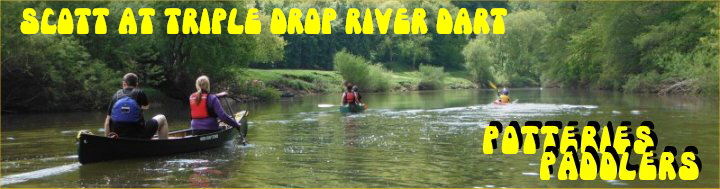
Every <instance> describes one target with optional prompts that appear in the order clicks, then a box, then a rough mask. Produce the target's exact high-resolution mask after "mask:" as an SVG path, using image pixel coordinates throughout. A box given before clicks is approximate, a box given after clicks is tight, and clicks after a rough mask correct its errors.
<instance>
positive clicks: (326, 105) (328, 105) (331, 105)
mask: <svg viewBox="0 0 720 189" xmlns="http://www.w3.org/2000/svg"><path fill="white" fill-rule="evenodd" d="M333 106H335V105H334V104H318V108H329V107H333Z"/></svg>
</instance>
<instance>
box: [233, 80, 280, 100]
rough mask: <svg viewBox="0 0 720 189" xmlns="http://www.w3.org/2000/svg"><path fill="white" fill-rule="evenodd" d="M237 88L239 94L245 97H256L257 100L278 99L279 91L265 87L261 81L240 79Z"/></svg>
mask: <svg viewBox="0 0 720 189" xmlns="http://www.w3.org/2000/svg"><path fill="white" fill-rule="evenodd" d="M238 84H239V87H235V88H237V89H238V90H239V91H238V92H239V93H240V94H242V95H243V96H245V97H250V98H257V100H263V101H269V100H277V99H280V91H278V90H276V89H275V88H272V87H266V86H265V84H264V83H263V82H262V81H250V80H245V81H240V82H239V83H238Z"/></svg>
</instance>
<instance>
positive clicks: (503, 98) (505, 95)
mask: <svg viewBox="0 0 720 189" xmlns="http://www.w3.org/2000/svg"><path fill="white" fill-rule="evenodd" d="M509 93H510V91H509V90H508V89H507V88H503V89H502V92H500V96H499V99H498V100H497V102H498V103H502V104H507V103H510V96H509Z"/></svg>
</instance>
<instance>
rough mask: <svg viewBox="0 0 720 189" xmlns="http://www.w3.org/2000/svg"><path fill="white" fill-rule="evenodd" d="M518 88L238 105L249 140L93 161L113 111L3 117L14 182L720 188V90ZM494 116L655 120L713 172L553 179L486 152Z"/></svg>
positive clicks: (168, 110) (667, 142)
mask: <svg viewBox="0 0 720 189" xmlns="http://www.w3.org/2000/svg"><path fill="white" fill-rule="evenodd" d="M511 97H512V98H513V99H517V100H518V101H517V102H516V103H515V104H512V105H506V106H499V105H493V104H490V102H491V101H492V100H493V99H494V98H495V93H494V92H493V91H490V90H451V91H450V90H449V91H424V92H406V93H391V94H382V93H381V94H365V96H364V98H365V101H366V102H367V103H368V104H369V106H370V109H368V111H366V112H364V113H360V114H351V115H342V114H340V113H339V111H338V109H337V107H318V104H337V103H338V101H339V97H338V95H328V96H311V97H302V98H291V99H283V100H281V101H278V102H270V103H252V104H242V103H232V107H233V109H234V110H240V109H247V110H249V111H250V122H249V125H250V128H249V134H248V140H249V142H250V144H249V145H247V146H241V145H237V144H235V143H230V144H227V145H225V146H224V147H223V148H217V149H212V150H207V151H201V152H195V153H188V154H179V155H173V156H166V157H156V158H146V159H132V160H119V161H111V162H102V163H96V164H88V165H80V164H79V163H77V152H76V151H77V145H76V142H75V136H76V133H77V131H78V130H83V129H87V130H91V131H92V132H94V133H102V132H101V130H99V129H101V128H102V122H103V119H104V114H103V112H100V111H98V112H81V113H54V114H30V115H3V116H2V133H1V137H2V143H1V145H2V146H1V152H2V154H1V157H2V162H1V163H2V172H1V173H2V184H3V185H2V187H484V188H493V187H498V188H500V187H718V186H719V182H718V178H719V177H720V176H719V175H718V154H719V151H718V144H719V142H720V140H718V136H719V135H720V133H719V132H720V131H719V130H718V128H719V127H718V126H719V123H718V119H720V118H719V117H718V99H717V98H706V97H684V96H669V97H661V96H656V95H652V94H650V95H642V94H623V93H618V92H607V91H572V90H562V89H545V90H542V89H513V90H512V91H511ZM151 100H152V99H151ZM156 113H163V114H165V115H167V117H168V119H169V121H170V127H171V130H176V129H184V128H187V127H189V122H188V117H189V116H188V110H187V107H183V106H182V105H174V104H171V103H165V104H164V105H162V106H154V107H152V108H151V110H150V111H149V112H146V117H149V116H150V114H156ZM490 121H501V122H502V123H503V124H504V125H507V124H508V123H509V122H510V121H519V122H520V123H521V124H522V123H524V122H525V121H543V122H544V121H563V122H564V123H567V122H568V121H578V122H579V123H580V125H583V124H584V123H586V122H587V121H599V122H600V123H605V122H608V121H612V122H613V123H614V124H615V125H616V126H617V125H619V124H620V121H631V122H632V124H633V127H635V126H637V125H639V124H640V123H641V122H642V121H652V122H654V124H655V129H654V132H655V133H656V134H657V136H658V140H659V144H658V145H657V146H658V149H663V147H664V146H675V147H677V148H678V151H680V152H682V151H683V149H684V148H685V147H686V146H696V147H697V148H698V149H699V151H700V153H699V154H698V156H699V157H700V159H701V160H702V171H701V173H700V177H699V178H698V179H697V180H694V181H680V180H679V179H678V180H674V181H637V180H635V181H602V180H595V181H558V180H557V178H552V179H551V180H549V181H542V180H540V179H539V176H538V173H539V165H538V164H539V162H540V154H535V155H525V154H517V155H502V154H493V155H485V154H483V153H482V137H483V135H484V131H485V129H484V128H485V127H486V126H487V125H488V123H489V122H490ZM498 151H499V149H498ZM635 159H638V158H635ZM678 159H679V158H678Z"/></svg>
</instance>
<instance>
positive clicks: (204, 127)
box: [189, 75, 240, 135]
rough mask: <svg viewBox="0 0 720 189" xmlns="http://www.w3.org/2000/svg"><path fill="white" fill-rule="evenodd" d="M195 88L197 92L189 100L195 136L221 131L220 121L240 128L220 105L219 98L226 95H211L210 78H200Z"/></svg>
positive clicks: (196, 81)
mask: <svg viewBox="0 0 720 189" xmlns="http://www.w3.org/2000/svg"><path fill="white" fill-rule="evenodd" d="M195 88H196V89H197V92H195V93H193V94H192V95H190V98H189V100H190V117H191V118H192V121H190V127H191V128H192V130H193V134H195V135H201V134H206V133H212V132H216V131H219V130H220V129H221V128H220V124H218V119H220V121H222V122H224V123H226V124H228V125H230V126H233V127H240V123H238V122H237V121H236V120H235V119H233V118H232V116H230V115H228V114H227V113H225V110H223V107H222V104H221V103H220V99H219V96H224V95H226V93H225V92H222V93H218V94H211V93H210V78H208V77H207V76H204V75H203V76H200V77H198V78H197V80H195Z"/></svg>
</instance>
